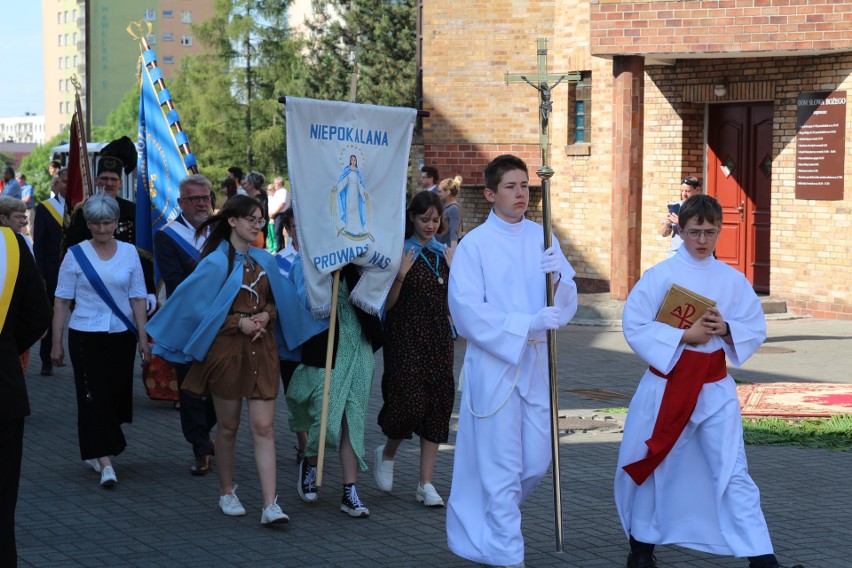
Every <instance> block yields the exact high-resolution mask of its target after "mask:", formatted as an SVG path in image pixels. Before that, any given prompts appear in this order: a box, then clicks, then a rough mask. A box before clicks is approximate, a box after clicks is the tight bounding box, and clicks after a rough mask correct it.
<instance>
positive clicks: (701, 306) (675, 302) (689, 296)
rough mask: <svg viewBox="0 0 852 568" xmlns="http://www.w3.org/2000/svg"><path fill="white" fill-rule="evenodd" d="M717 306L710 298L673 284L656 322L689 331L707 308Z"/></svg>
mask: <svg viewBox="0 0 852 568" xmlns="http://www.w3.org/2000/svg"><path fill="white" fill-rule="evenodd" d="M715 305H716V302H714V301H713V300H711V299H710V298H705V297H704V296H702V295H700V294H696V293H695V292H693V291H691V290H687V289H686V288H684V287H683V286H678V285H677V284H672V287H671V288H669V291H668V292H667V293H666V297H665V298H664V299H663V305H662V306H660V311H659V312H657V317H656V320H657V321H659V322H662V323H665V324H668V325H670V326H672V327H675V328H677V329H689V328H690V327H692V324H694V323H695V322H696V321H698V319H699V318H700V317H701V316H703V315H704V312H706V311H707V308H712V307H713V306H715Z"/></svg>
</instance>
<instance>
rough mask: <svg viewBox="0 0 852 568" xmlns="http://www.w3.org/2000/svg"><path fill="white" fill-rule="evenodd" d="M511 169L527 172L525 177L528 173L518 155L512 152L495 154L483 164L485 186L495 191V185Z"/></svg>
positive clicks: (525, 165)
mask: <svg viewBox="0 0 852 568" xmlns="http://www.w3.org/2000/svg"><path fill="white" fill-rule="evenodd" d="M512 170H521V171H523V172H524V173H525V174H527V177H529V175H530V172H529V170H527V164H526V163H525V162H524V161H523V160H522V159H520V158H519V157H517V156H514V155H512V154H503V155H501V156H497V157H496V158H494V159H493V160H491V162H490V163H489V164H488V165H487V166H485V172H484V174H485V187H487V188H488V189H490V190H491V191H497V186H498V185H500V182H501V181H502V180H503V175H504V174H505V173H506V172H510V171H512Z"/></svg>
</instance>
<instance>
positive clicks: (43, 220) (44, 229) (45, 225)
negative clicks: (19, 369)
mask: <svg viewBox="0 0 852 568" xmlns="http://www.w3.org/2000/svg"><path fill="white" fill-rule="evenodd" d="M67 184H68V170H67V169H61V170H57V175H56V176H55V177H54V178H53V182H52V184H51V190H52V191H53V197H51V198H50V199H46V200H44V201H42V202H41V203H39V204H38V205H36V208H35V223H34V224H33V235H32V236H33V252H34V253H35V260H36V267H37V268H38V271H39V273H40V274H41V277H42V278H44V283H45V285H46V286H47V297H48V299H49V300H50V305H51V306H52V305H53V295H54V292H56V283H57V280H58V278H59V264H60V263H61V261H62V256H61V252H62V229H63V218H64V215H65V189H66V188H67V187H68V185H67ZM52 341H53V333H52V330H51V329H50V328H49V327H48V328H47V335H45V336H44V339H42V340H41V347H40V348H39V356H40V357H41V374H42V375H45V376H49V375H52V374H53V363H52V362H51V360H50V348H51V347H52V345H53V343H52Z"/></svg>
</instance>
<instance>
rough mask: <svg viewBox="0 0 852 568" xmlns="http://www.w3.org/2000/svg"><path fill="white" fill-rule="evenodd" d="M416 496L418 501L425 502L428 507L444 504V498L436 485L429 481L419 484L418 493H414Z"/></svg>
mask: <svg viewBox="0 0 852 568" xmlns="http://www.w3.org/2000/svg"><path fill="white" fill-rule="evenodd" d="M414 498H415V499H417V502H418V503H423V504H424V505H426V506H427V507H443V506H444V500H443V499H441V496H440V495H438V492H437V491H436V490H435V486H434V485H432V484H431V483H427V484H426V485H419V484H418V485H417V493H415V494H414Z"/></svg>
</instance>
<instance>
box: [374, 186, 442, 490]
mask: <svg viewBox="0 0 852 568" xmlns="http://www.w3.org/2000/svg"><path fill="white" fill-rule="evenodd" d="M442 209H443V208H442V205H441V200H440V198H439V197H438V195H437V194H436V193H434V192H431V191H421V192H420V193H418V194H417V195H415V196H414V198H413V199H412V200H411V203H410V204H409V206H408V211H407V213H406V230H405V235H406V237H407V238H406V240H405V254H403V257H402V261H401V263H400V267H399V273H398V274H397V276H396V280H395V281H394V283H393V285H392V286H391V289H390V292H389V293H388V298H387V302H386V304H385V313H386V314H387V315H386V319H385V346H384V358H385V372H384V376H383V377H382V397H383V398H384V406H382V410H381V412H380V413H379V426H381V428H382V432H383V433H384V434H385V435H386V436H387V437H388V440H387V443H386V444H385V445H383V446H379V447H378V448H376V449H375V452H374V456H373V458H374V469H373V473H374V476H375V479H376V484H377V485H378V486H379V488H380V489H382V490H384V491H390V490H391V488H392V486H393V464H394V457H395V456H396V451H397V449H398V448H399V446H400V444H402V441H403V440H405V439H410V438H411V437H412V435H413V434H417V435H418V436H419V437H420V484H419V485H418V486H417V490H416V492H415V499H416V500H417V501H418V502H420V503H423V504H424V505H426V506H427V507H435V506H438V507H440V506H443V505H444V500H443V499H442V498H441V496H440V495H439V494H438V492H437V491H436V490H435V487H434V486H433V485H432V471H433V470H434V468H435V461H436V459H437V456H438V446H439V444H441V443H442V442H446V441H447V438H448V436H449V425H450V415H451V413H452V410H453V400H454V398H455V390H454V379H453V330H452V324H451V322H450V319H449V316H450V313H449V308H448V306H447V285H448V283H449V277H450V263H451V261H452V255H453V252H454V250H455V248H454V247H453V248H450V247H445V246H444V245H442V244H440V243H438V242H437V241H436V240H435V234H436V233H437V232H438V229H439V227H440V226H441V224H442V222H441V214H442V213H443V211H442Z"/></svg>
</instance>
